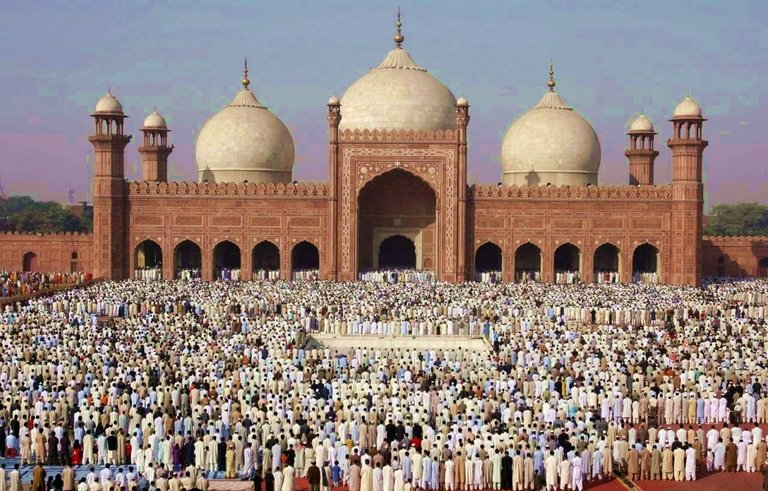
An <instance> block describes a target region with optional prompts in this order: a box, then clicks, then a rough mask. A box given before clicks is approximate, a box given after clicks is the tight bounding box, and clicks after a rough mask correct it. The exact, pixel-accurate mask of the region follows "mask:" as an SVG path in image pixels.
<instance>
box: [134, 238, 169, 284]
mask: <svg viewBox="0 0 768 491" xmlns="http://www.w3.org/2000/svg"><path fill="white" fill-rule="evenodd" d="M133 264H134V272H133V277H134V278H135V279H153V280H159V279H161V278H162V270H163V248H162V247H161V246H160V244H158V243H157V242H155V241H154V240H151V239H145V240H143V241H141V242H139V243H138V244H136V247H135V248H134V250H133Z"/></svg>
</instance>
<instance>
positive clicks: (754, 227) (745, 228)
mask: <svg viewBox="0 0 768 491" xmlns="http://www.w3.org/2000/svg"><path fill="white" fill-rule="evenodd" d="M708 218H709V223H708V224H707V227H706V228H705V229H704V233H705V234H706V235H725V236H737V235H768V206H765V205H761V204H760V203H735V204H722V205H716V206H714V207H713V208H712V211H711V212H710V214H709V217H708Z"/></svg>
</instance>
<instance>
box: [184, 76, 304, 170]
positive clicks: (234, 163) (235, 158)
mask: <svg viewBox="0 0 768 491" xmlns="http://www.w3.org/2000/svg"><path fill="white" fill-rule="evenodd" d="M294 156H295V149H294V145H293V138H292V137H291V133H290V131H288V128H286V126H285V125H284V124H283V122H282V121H280V119H279V118H278V117H277V116H275V115H274V114H272V113H271V112H270V111H268V110H267V108H266V107H264V106H262V105H261V103H260V102H259V101H258V99H256V96H255V95H253V93H252V92H251V91H250V90H249V89H248V80H247V78H246V79H244V80H243V88H242V89H241V90H240V92H238V93H237V95H236V96H235V98H234V99H233V100H232V102H230V103H229V105H227V106H226V107H224V108H223V109H222V110H221V111H219V112H217V113H216V114H214V115H213V116H212V117H211V118H210V119H209V120H208V121H207V122H206V123H205V124H204V125H203V127H202V128H201V129H200V133H199V134H198V136H197V141H196V142H195V160H196V162H197V170H198V176H199V180H200V181H201V182H202V181H206V180H207V181H209V182H243V181H249V182H257V183H258V182H275V183H277V182H283V183H288V182H291V181H292V180H293V161H294Z"/></svg>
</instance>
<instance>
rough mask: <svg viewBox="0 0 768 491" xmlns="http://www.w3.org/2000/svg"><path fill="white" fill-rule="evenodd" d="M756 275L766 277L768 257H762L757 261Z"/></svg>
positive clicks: (767, 275)
mask: <svg viewBox="0 0 768 491" xmlns="http://www.w3.org/2000/svg"><path fill="white" fill-rule="evenodd" d="M757 276H758V277H760V278H768V257H764V258H762V259H761V260H760V261H758V262H757Z"/></svg>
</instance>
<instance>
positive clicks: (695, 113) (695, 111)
mask: <svg viewBox="0 0 768 491" xmlns="http://www.w3.org/2000/svg"><path fill="white" fill-rule="evenodd" d="M673 116H674V117H675V118H685V117H694V118H700V117H701V106H699V104H698V103H697V102H696V101H694V100H693V98H692V97H691V96H689V95H688V96H685V99H683V100H682V101H680V104H678V105H677V107H675V112H674V113H673Z"/></svg>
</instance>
